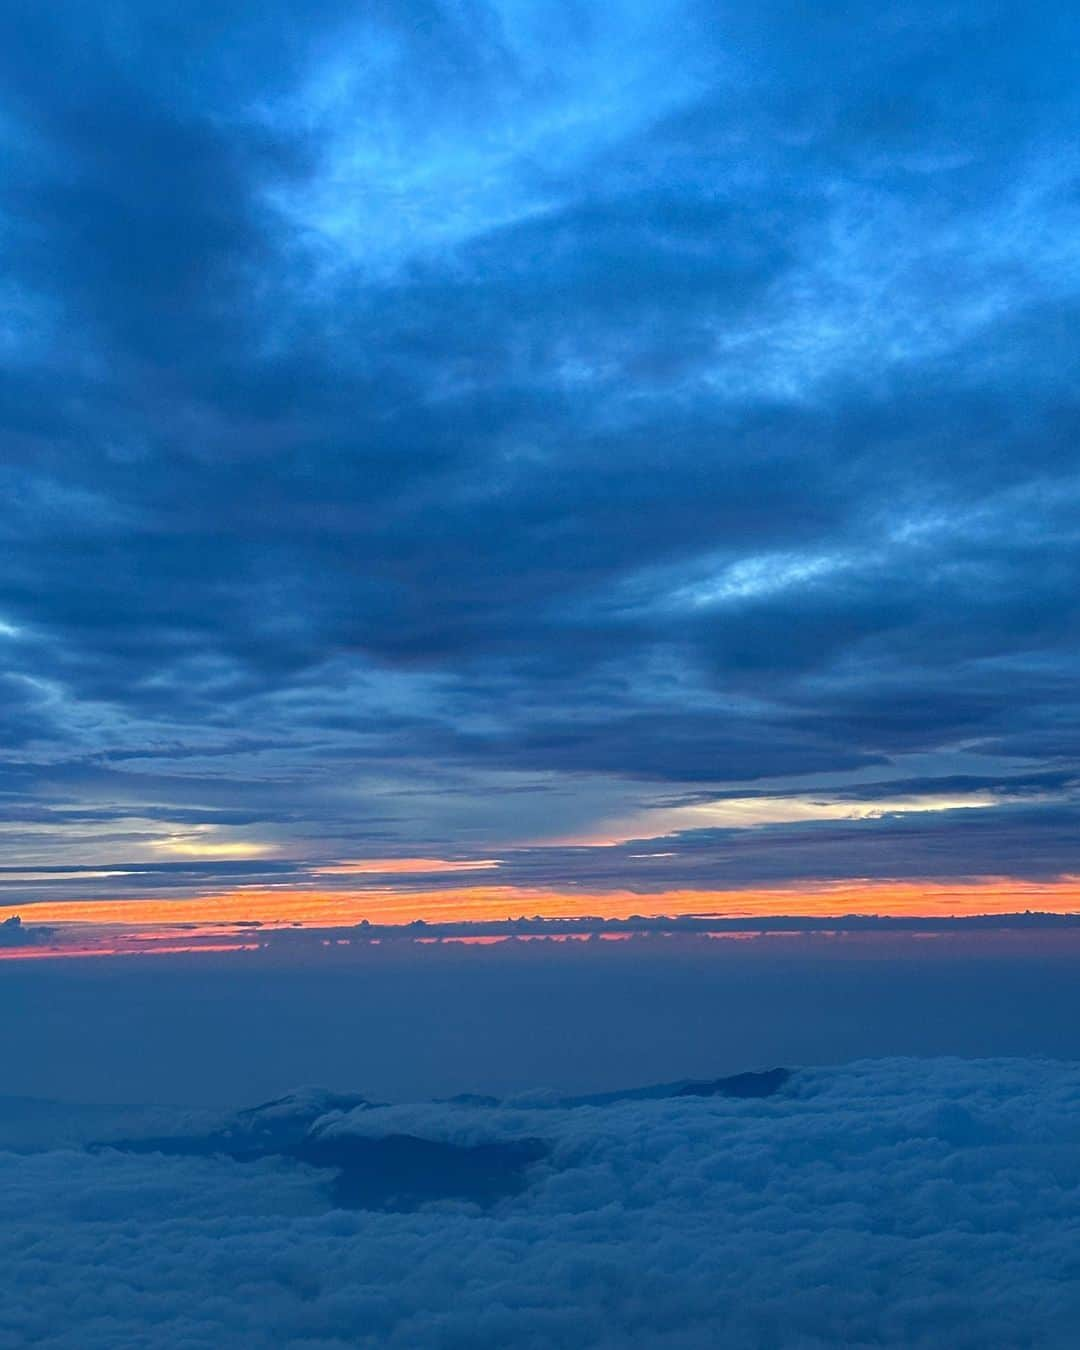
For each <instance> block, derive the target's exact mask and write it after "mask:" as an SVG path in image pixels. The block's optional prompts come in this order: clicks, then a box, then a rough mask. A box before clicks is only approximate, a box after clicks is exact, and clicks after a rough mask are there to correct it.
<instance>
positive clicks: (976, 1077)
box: [0, 1059, 1080, 1350]
mask: <svg viewBox="0 0 1080 1350" xmlns="http://www.w3.org/2000/svg"><path fill="white" fill-rule="evenodd" d="M290 1113H292V1118H293V1124H295V1123H296V1121H297V1120H300V1121H301V1123H302V1125H303V1130H304V1131H305V1138H311V1137H318V1138H320V1139H327V1138H329V1139H331V1140H333V1139H338V1140H340V1139H342V1138H345V1139H350V1138H352V1139H360V1138H362V1139H365V1140H373V1139H374V1140H380V1139H382V1140H385V1139H386V1138H388V1137H392V1138H401V1137H402V1136H407V1137H410V1138H413V1139H421V1140H425V1141H428V1142H430V1143H438V1144H440V1145H446V1144H449V1145H452V1146H456V1147H461V1148H474V1147H477V1146H488V1145H496V1146H501V1145H503V1144H507V1143H513V1142H514V1141H525V1140H528V1141H542V1143H543V1152H542V1156H539V1157H538V1158H537V1160H535V1161H532V1162H530V1163H529V1164H528V1165H527V1166H526V1167H525V1169H524V1171H523V1173H522V1176H521V1189H520V1190H518V1191H517V1192H516V1193H509V1194H505V1195H503V1196H502V1197H501V1198H498V1199H495V1200H494V1201H493V1202H491V1203H488V1204H486V1205H482V1204H478V1203H475V1202H473V1201H463V1200H455V1199H439V1200H435V1201H431V1202H425V1203H419V1204H417V1205H415V1206H413V1207H405V1208H389V1209H387V1208H379V1209H365V1208H353V1209H346V1208H340V1207H338V1205H337V1204H336V1203H335V1199H334V1187H333V1175H334V1174H333V1172H332V1171H329V1170H327V1169H326V1168H324V1167H315V1166H310V1165H308V1164H307V1163H305V1162H299V1161H297V1160H296V1158H295V1157H290V1156H283V1155H282V1154H281V1153H274V1152H273V1151H271V1152H269V1153H268V1154H267V1155H266V1156H260V1157H255V1158H253V1159H251V1160H248V1161H240V1160H237V1159H236V1158H230V1157H227V1156H221V1155H218V1156H198V1154H197V1153H196V1155H194V1156H176V1155H175V1154H166V1153H162V1152H154V1151H151V1152H138V1151H132V1141H136V1142H137V1141H138V1140H139V1139H140V1138H141V1139H143V1140H145V1139H146V1138H148V1137H151V1136H152V1137H154V1138H159V1137H160V1138H166V1137H172V1138H173V1139H177V1138H179V1139H189V1140H190V1141H193V1147H195V1146H197V1144H198V1141H199V1140H202V1141H203V1142H204V1143H205V1141H207V1140H210V1141H214V1140H220V1139H221V1138H223V1137H230V1138H231V1137H233V1136H234V1134H235V1133H236V1132H237V1131H239V1134H240V1136H241V1137H242V1138H246V1137H247V1136H246V1135H245V1133H244V1132H245V1131H249V1132H250V1129H251V1128H252V1127H251V1124H250V1122H251V1117H246V1118H244V1117H240V1116H236V1117H232V1118H231V1121H230V1120H229V1119H226V1118H224V1117H221V1116H220V1115H217V1116H215V1115H212V1114H210V1113H207V1112H205V1111H204V1112H200V1113H184V1112H180V1111H170V1110H168V1109H165V1108H153V1109H147V1110H144V1111H139V1110H126V1111H117V1110H111V1109H110V1108H105V1107H94V1108H86V1109H83V1108H77V1107H68V1106H49V1105H45V1104H41V1103H35V1102H27V1101H15V1100H11V1099H9V1100H6V1101H0V1150H3V1151H0V1346H2V1347H3V1350H24V1347H31V1346H41V1347H56V1348H57V1350H59V1348H60V1347H65V1348H70V1350H136V1347H140V1348H141V1347H155V1348H156V1347H168V1348H169V1350H220V1348H221V1347H224V1346H229V1347H237V1348H239V1350H245V1348H250V1350H262V1348H263V1347H271V1346H289V1347H296V1348H298V1350H299V1348H300V1347H302V1348H303V1350H344V1348H345V1347H375V1346H379V1347H408V1348H409V1350H427V1348H429V1347H430V1348H431V1350H434V1348H435V1347H438V1350H451V1348H452V1347H453V1348H455V1350H465V1348H466V1347H468V1350H478V1348H480V1347H491V1348H492V1350H494V1348H495V1347H529V1348H530V1350H548V1347H579V1346H580V1347H605V1348H610V1350H614V1348H615V1347H662V1348H663V1350H704V1348H705V1347H725V1350H742V1348H743V1347H746V1348H747V1350H749V1348H750V1347H753V1348H754V1350H768V1348H770V1347H776V1348H777V1350H781V1348H783V1350H787V1347H800V1348H801V1350H810V1347H819V1346H832V1347H835V1346H845V1347H853V1348H854V1347H871V1346H873V1347H881V1346H896V1347H930V1346H933V1347H948V1348H949V1350H964V1348H965V1347H968V1348H970V1350H976V1347H978V1350H984V1348H985V1347H987V1346H994V1347H1001V1348H1002V1350H1005V1348H1006V1347H1036V1346H1038V1347H1057V1346H1060V1347H1066V1346H1068V1347H1072V1346H1075V1344H1076V1328H1077V1327H1078V1326H1080V1064H1069V1063H1061V1062H1055V1061H1048V1060H1027V1059H1008V1060H959V1059H934V1060H917V1059H885V1060H865V1061H860V1062H856V1063H852V1064H849V1065H846V1066H843V1067H838V1068H815V1069H803V1070H797V1071H796V1072H794V1073H793V1074H792V1075H791V1076H790V1078H788V1080H787V1081H786V1082H785V1083H783V1085H782V1086H781V1087H780V1088H779V1090H778V1091H776V1092H775V1094H774V1095H771V1096H767V1097H762V1098H760V1099H751V1100H743V1099H733V1098H728V1097H700V1096H690V1097H687V1096H675V1097H663V1098H656V1099H644V1100H641V1099H631V1100H616V1101H609V1102H594V1103H586V1104H567V1103H565V1102H562V1103H560V1102H558V1101H556V1100H555V1099H552V1098H547V1097H543V1096H535V1097H526V1098H517V1099H514V1100H512V1101H507V1102H492V1101H488V1100H463V1101H457V1102H443V1103H430V1102H429V1103H420V1104H416V1105H395V1106H387V1107H370V1106H362V1105H359V1104H358V1103H357V1102H350V1101H349V1100H348V1099H344V1098H329V1097H328V1098H325V1099H322V1098H320V1097H319V1096H318V1094H313V1093H310V1092H308V1093H306V1094H301V1095H300V1096H298V1097H297V1098H295V1099H294V1100H293V1101H291V1102H289V1103H285V1104H284V1105H283V1106H282V1107H280V1108H276V1110H275V1111H271V1112H270V1113H269V1115H268V1117H267V1119H268V1121H269V1124H268V1125H266V1126H265V1127H264V1126H263V1125H260V1129H262V1130H263V1136H262V1137H264V1138H268V1139H270V1140H271V1142H273V1140H275V1139H279V1138H292V1137H294V1136H293V1135H290V1133H289V1131H290V1129H292V1126H290V1124H289V1119H290ZM259 1119H260V1120H261V1119H262V1117H260V1118H259ZM282 1121H284V1127H283V1128H284V1134H282V1133H281V1132H280V1129H281V1127H282ZM267 1130H268V1131H269V1133H267ZM294 1133H295V1132H294ZM122 1139H123V1140H127V1141H128V1142H127V1143H126V1144H125V1145H124V1146H123V1147H115V1146H105V1147H100V1146H99V1144H100V1142H101V1141H102V1140H104V1141H106V1142H107V1143H108V1141H112V1144H114V1145H115V1144H116V1143H117V1142H119V1141H121V1140H122Z"/></svg>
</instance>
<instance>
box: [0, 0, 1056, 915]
mask: <svg viewBox="0 0 1080 1350" xmlns="http://www.w3.org/2000/svg"><path fill="white" fill-rule="evenodd" d="M1077 29H1078V19H1077V16H1076V14H1075V13H1072V12H1070V11H1069V10H1068V9H1067V8H1066V7H1060V6H1042V7H1037V8H1036V9H1035V10H1032V9H1031V8H1030V7H1023V6H1020V5H1017V4H1014V3H1004V4H1002V5H998V6H991V7H987V6H985V5H979V4H968V3H964V4H960V5H959V6H953V7H950V8H948V9H945V10H942V9H940V8H934V7H930V6H926V5H922V6H919V5H916V6H914V7H909V8H908V9H905V10H904V11H903V12H899V11H896V10H895V9H892V8H888V7H885V8H883V7H882V6H880V5H874V4H869V3H866V4H856V5H854V6H846V7H844V10H843V13H842V14H840V13H839V12H834V11H831V10H827V9H823V8H821V7H814V6H811V7H806V8H803V9H797V8H793V7H791V6H789V5H785V4H771V3H769V4H765V5H759V6H753V7H752V8H746V7H738V6H735V7H731V6H729V7H727V8H726V9H722V10H717V8H716V7H715V6H703V5H700V4H698V3H696V2H695V0H689V2H688V3H685V4H683V3H680V4H677V5H676V6H675V7H674V8H672V6H670V5H660V4H652V3H647V2H646V0H640V2H639V3H617V4H613V5H605V6H601V7H593V8H592V9H591V10H590V12H589V13H584V12H582V11H580V10H579V9H578V8H575V7H573V6H564V5H552V6H540V7H528V6H527V7H525V9H521V8H520V7H516V6H510V5H503V4H499V3H493V4H483V3H477V4H472V3H470V4H466V5H464V6H458V5H453V6H451V5H446V6H443V5H440V4H433V5H432V4H424V5H414V4H412V3H411V2H410V0H403V3H401V4H398V5H395V6H376V7H373V8H372V7H364V8H361V9H360V10H358V9H357V8H356V7H355V6H352V5H346V4H343V3H340V2H338V0H319V3H317V4H308V5H304V6H298V5H295V4H292V3H288V2H287V0H272V3H269V4H264V5H261V6H259V7H258V9H257V11H256V10H253V9H252V8H251V7H250V6H244V5H237V4H234V3H225V4H222V5H218V6H216V7H215V9H214V11H213V13H212V14H211V13H210V11H208V10H206V9H205V8H203V7H195V8H190V9H186V10H184V11H183V12H180V13H177V12H175V7H169V6H166V5H163V4H160V3H158V2H157V0H154V2H153V3H150V4H140V5H132V4H129V3H120V4H118V5H111V6H108V7H105V6H102V5H99V4H89V5H84V6H80V7H78V8H77V9H76V8H72V7H71V6H68V5H66V4H63V3H60V2H59V0H46V2H45V3H42V4H38V5H34V6H26V5H18V6H13V7H9V8H8V10H7V11H6V13H5V14H4V15H3V16H2V17H0V122H2V124H3V126H4V136H3V143H2V146H0V162H2V172H0V222H2V223H0V230H2V235H3V262H2V265H0V301H2V307H3V311H4V318H3V320H2V321H0V358H2V359H0V438H2V440H3V445H4V451H3V455H2V457H0V459H2V462H0V492H2V493H3V497H4V501H5V511H4V513H3V518H2V520H0V550H2V553H3V559H4V565H3V569H2V576H0V840H2V842H3V843H4V845H5V849H4V852H5V860H6V862H9V863H10V864H11V865H12V867H13V869H14V872H19V871H21V872H23V873H26V874H27V875H28V878H29V879H28V880H26V881H25V882H21V881H16V880H14V872H13V873H11V874H7V875H11V876H12V880H10V881H5V884H4V888H3V893H2V894H0V900H2V899H5V897H6V895H7V894H8V892H9V890H10V891H11V892H12V893H13V895H14V899H15V901H17V902H18V903H20V904H22V903H23V901H24V898H25V900H26V901H27V902H32V901H33V899H34V898H35V897H37V896H39V895H42V894H48V895H55V894H56V891H55V887H54V886H53V885H52V883H50V882H48V881H47V880H46V881H42V880H41V877H40V875H39V874H40V872H41V869H43V868H45V869H52V871H53V872H54V873H56V874H57V875H59V873H58V872H57V869H60V868H63V867H65V866H70V867H72V868H79V867H81V868H83V869H84V872H83V874H80V873H77V872H75V871H72V872H70V873H68V874H66V875H67V878H68V884H69V891H68V892H67V893H68V894H70V895H73V896H89V897H92V896H94V895H102V896H107V895H123V894H128V893H130V892H131V891H132V889H133V888H135V887H139V886H142V887H144V889H146V890H148V891H155V890H158V889H162V890H168V889H173V890H182V889H183V888H184V887H188V888H191V889H200V888H202V889H206V888H212V887H216V886H224V885H228V884H230V883H232V882H239V881H241V880H242V881H245V882H250V883H252V884H255V883H256V882H259V881H266V880H272V881H280V882H286V883H287V882H294V881H295V882H297V883H298V884H299V883H304V882H306V881H307V880H308V879H309V877H310V873H311V869H313V868H315V867H317V866H318V865H319V864H320V863H321V862H326V861H332V860H335V859H342V858H354V857H378V856H385V857H397V856H403V855H409V854H413V855H431V856H440V857H478V856H480V857H482V856H486V855H491V853H492V851H497V856H499V857H500V858H503V857H505V859H506V861H505V864H504V867H503V868H502V870H501V874H500V878H499V879H500V881H502V882H507V881H509V882H513V883H517V884H522V885H537V884H539V885H548V884H551V885H554V884H564V883H569V882H573V883H580V884H589V885H595V886H596V887H598V888H602V887H604V886H610V887H616V886H623V887H630V888H637V887H642V888H643V889H645V888H648V887H649V886H652V885H653V884H654V883H657V884H658V885H659V886H660V887H661V888H662V887H663V886H664V885H667V886H696V885H709V886H713V887H723V886H729V885H730V886H734V885H738V884H741V883H744V882H762V883H765V882H770V881H775V882H784V883H797V882H798V881H800V880H807V879H828V878H845V877H857V876H867V877H887V876H895V877H919V876H931V877H954V876H962V875H980V874H982V875H985V874H989V873H994V874H1004V875H1015V876H1021V877H1027V878H1042V877H1048V876H1055V875H1060V874H1063V873H1069V872H1080V855H1078V852H1077V842H1076V841H1077V839H1078V838H1080V834H1078V831H1077V829H1076V826H1077V823H1078V821H1077V816H1076V813H1077V810H1078V799H1077V792H1076V785H1077V783H1078V781H1080V678H1078V676H1080V657H1078V654H1077V653H1078V646H1077V642H1078V638H1080V609H1078V606H1077V596H1078V595H1080V534H1078V528H1077V521H1078V519H1080V480H1078V476H1077V467H1078V463H1080V457H1078V451H1077V436H1078V433H1080V401H1078V398H1077V388H1078V383H1077V376H1078V373H1080V369H1078V367H1080V361H1078V357H1080V322H1078V320H1080V286H1078V284H1077V279H1076V277H1077V272H1076V260H1077V245H1076V240H1077V238H1078V229H1077V226H1078V224H1080V221H1078V218H1077V205H1076V196H1075V173H1076V151H1075V146H1074V144H1073V139H1074V138H1073V137H1072V136H1071V134H1070V133H1071V129H1072V128H1073V127H1074V126H1075V125H1076V122H1077V117H1078V114H1080V89H1078V86H1077V83H1076V81H1075V79H1074V77H1073V71H1072V67H1071V65H1070V63H1069V61H1068V58H1067V55H1066V54H1067V53H1068V52H1070V51H1071V50H1073V48H1074V47H1075V43H1076V39H1077V36H1078V31H1077ZM905 795H906V796H908V797H911V798H919V799H922V800H921V802H920V801H919V800H913V801H912V802H907V803H901V805H902V806H903V807H904V810H903V811H902V812H901V811H898V810H897V808H896V798H898V797H901V796H905ZM753 800H758V801H759V802H760V801H772V802H774V803H777V805H775V809H774V811H773V814H772V815H771V816H770V815H768V814H766V815H765V816H764V817H761V818H755V819H754V820H753V821H751V823H750V827H749V828H745V827H744V825H743V824H741V823H740V822H738V821H734V822H732V820H731V819H730V818H729V817H725V816H724V815H723V813H722V811H720V808H721V807H723V804H724V803H725V802H728V803H731V802H739V801H746V802H752V801H753ZM785 802H786V803H788V804H789V806H790V805H791V804H796V805H797V804H799V803H808V804H810V805H813V804H815V803H820V802H825V803H826V804H827V805H828V806H829V808H830V809H829V810H828V811H826V812H825V813H824V814H821V813H819V815H818V816H812V813H811V816H812V818H810V817H808V818H806V819H799V820H794V819H792V818H790V811H789V810H788V808H785V807H784V806H783V803H785ZM844 803H848V804H851V805H852V806H856V805H860V804H862V805H867V804H868V805H870V806H873V805H874V804H875V803H880V805H881V811H880V815H879V818H876V819H856V818H851V819H843V818H838V815H840V816H842V814H843V813H842V811H839V812H838V810H837V809H834V808H837V807H838V806H839V807H842V805H843V804H844ZM714 808H715V809H716V810H717V811H720V814H719V815H718V816H717V819H716V820H713V821H710V820H702V819H699V818H695V817H693V816H691V817H689V818H685V819H684V818H681V817H679V818H676V819H670V818H668V817H669V816H670V813H672V812H675V813H678V812H679V811H684V812H685V811H690V812H694V811H696V810H698V809H702V810H705V811H709V810H712V809H714ZM762 809H764V808H762ZM792 809H793V808H792ZM785 811H787V812H788V813H787V814H785ZM855 814H857V813H853V815H855ZM609 835H610V836H611V837H613V838H616V839H627V838H629V837H630V836H631V835H633V836H634V837H636V838H637V839H638V840H639V841H641V840H644V841H648V840H658V839H659V840H663V845H662V848H663V850H665V851H670V852H671V853H672V855H673V857H672V858H669V859H667V860H665V861H657V862H655V863H654V862H649V863H644V862H642V860H641V859H639V858H636V857H634V856H633V855H634V854H635V853H640V852H642V849H641V848H638V847H635V846H634V844H632V843H631V844H622V843H618V844H616V846H615V847H614V848H609V849H599V848H592V849H589V848H586V849H575V848H571V847H568V846H564V845H559V846H552V847H551V848H548V849H544V848H541V847H532V846H531V845H532V844H535V843H536V841H550V840H562V841H565V840H579V841H580V840H595V839H603V838H606V837H608V836H609ZM655 848H656V851H660V848H661V846H660V845H656V846H655ZM174 863H175V866H174V865H173V864H174ZM91 873H99V874H101V875H99V876H97V877H96V878H95V877H92V876H90V875H89V874H91ZM16 887H18V891H17V894H15V888H16Z"/></svg>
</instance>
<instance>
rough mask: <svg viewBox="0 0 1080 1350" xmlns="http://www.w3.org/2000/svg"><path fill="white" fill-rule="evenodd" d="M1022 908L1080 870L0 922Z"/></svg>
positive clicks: (71, 906)
mask: <svg viewBox="0 0 1080 1350" xmlns="http://www.w3.org/2000/svg"><path fill="white" fill-rule="evenodd" d="M1025 909H1035V910H1043V911H1046V912H1050V913H1059V914H1060V913H1070V912H1074V911H1080V877H1074V876H1069V877H1063V878H1060V879H1056V880H1053V881H1046V882H1035V881H1022V880H1016V879H1015V878H1011V877H980V878H976V879H967V880H964V881H958V882H942V881H918V882H909V881H903V882H897V881H844V882H835V881H829V882H820V883H812V884H808V885H802V886H797V887H792V886H786V887H768V888H767V887H761V888H755V889H744V890H727V891H689V890H680V891H663V892H653V893H649V894H640V893H637V892H632V891H625V890H621V891H604V892H590V891H585V890H577V889H567V890H564V891H559V890H550V889H542V888H532V887H515V886H485V887H476V888H455V889H447V890H426V891H424V890H416V891H396V892H387V891H319V890H310V889H305V890H291V889H290V890H285V889H273V888H259V889H251V890H233V891H227V892H223V893H220V894H217V895H206V896H196V897H182V898H176V899H161V898H142V899H132V900H102V901H98V900H60V901H53V900H44V901H41V902H40V903H36V904H21V905H3V906H0V921H3V920H4V919H8V918H11V917H13V916H14V915H16V914H19V915H21V916H22V919H23V922H24V923H25V924H26V925H27V926H28V927H31V926H34V925H38V924H63V925H66V926H72V927H81V926H84V925H86V926H93V927H95V928H96V927H99V926H105V925H118V924H119V925H124V926H125V927H128V926H130V927H137V928H158V927H167V928H169V929H172V930H173V931H174V932H175V929H176V926H177V925H178V924H198V925H204V924H217V925H227V926H229V927H241V928H242V927H244V926H246V925H248V924H260V925H262V926H265V927H268V928H273V927H282V926H289V925H297V926H301V927H311V926H315V927H349V926H352V925H354V924H357V923H360V922H361V921H362V920H364V919H367V920H368V921H369V922H371V923H375V924H406V923H411V922H413V921H414V920H417V919H422V920H424V921H425V922H428V923H455V922H467V921H483V920H487V921H491V920H502V919H506V918H509V917H516V916H518V915H522V914H525V915H528V916H530V917H531V916H534V915H539V916H541V917H544V918H564V919H565V918H583V917H586V916H590V917H602V918H610V919H627V918H630V917H631V916H634V915H640V916H658V915H667V916H671V917H677V916H686V915H693V914H707V915H724V916H726V917H730V918H744V917H745V918H749V917H769V916H774V915H788V914H790V915H803V916H815V917H828V916H838V915H844V914H855V913H861V914H877V915H881V916H884V917H902V916H905V915H906V916H925V917H938V918H940V917H944V916H948V915H952V916H956V917H963V916H967V915H974V914H1007V913H1015V912H1017V911H1021V910H1025ZM16 950H17V949H16ZM23 950H25V948H24V949H23Z"/></svg>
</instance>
